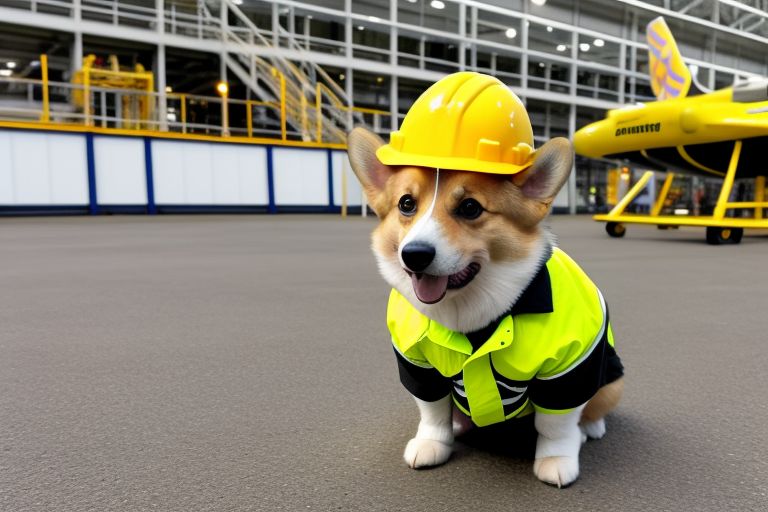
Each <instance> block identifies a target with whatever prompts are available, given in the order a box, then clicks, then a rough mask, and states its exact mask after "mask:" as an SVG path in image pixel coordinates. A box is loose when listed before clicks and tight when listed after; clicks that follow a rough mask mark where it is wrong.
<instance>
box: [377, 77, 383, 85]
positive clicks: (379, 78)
mask: <svg viewBox="0 0 768 512" xmlns="http://www.w3.org/2000/svg"><path fill="white" fill-rule="evenodd" d="M383 81H384V78H383V77H380V76H377V77H376V83H377V84H380V83H381V82H383Z"/></svg>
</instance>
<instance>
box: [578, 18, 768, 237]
mask: <svg viewBox="0 0 768 512" xmlns="http://www.w3.org/2000/svg"><path fill="white" fill-rule="evenodd" d="M646 34H647V38H648V50H649V68H650V75H651V87H652V89H653V92H654V94H655V95H656V97H657V99H658V101H653V102H649V103H644V104H637V105H629V106H626V107H623V108H619V109H616V110H610V111H609V112H608V115H607V117H606V118H605V119H603V120H602V121H598V122H596V123H592V124H590V125H588V126H585V127H584V128H582V129H581V130H579V131H577V132H576V133H575V134H574V145H575V148H576V152H577V153H578V154H580V155H583V156H586V157H591V158H602V159H611V160H625V161H630V162H632V163H634V164H637V165H639V166H641V167H644V168H646V169H656V170H662V171H669V172H668V174H667V179H666V181H665V182H664V185H663V186H662V188H661V192H660V194H659V197H658V198H657V199H656V202H655V204H654V206H653V208H652V209H651V211H650V213H649V214H645V215H640V214H629V213H625V210H626V208H627V206H628V205H629V204H630V203H631V202H632V200H633V199H634V198H635V197H636V196H637V195H638V194H640V192H641V191H642V190H643V188H645V186H646V184H647V183H648V181H649V179H650V177H651V175H652V174H653V172H652V171H648V172H646V173H645V174H644V175H643V177H642V178H641V179H640V180H639V181H638V182H637V183H636V184H635V186H634V187H632V188H631V189H630V190H629V192H628V193H627V194H626V195H625V196H624V197H623V198H622V199H621V200H620V201H619V203H618V204H617V205H616V207H615V208H614V209H613V210H611V212H610V213H608V214H605V215H596V216H595V217H594V218H595V220H598V221H602V222H607V224H606V231H608V234H610V235H611V236H614V237H621V236H624V233H625V231H626V228H625V224H632V223H636V224H652V225H654V224H655V225H657V226H659V227H667V226H704V227H706V228H707V241H708V242H709V243H711V244H720V243H739V242H740V241H741V237H742V235H743V231H744V228H765V229H768V219H766V218H765V217H764V215H763V209H764V208H768V202H766V192H765V184H766V183H765V181H766V180H765V178H766V175H768V157H766V148H768V79H759V80H750V81H747V82H744V83H741V84H738V85H734V86H733V87H728V88H726V89H721V90H718V91H713V92H707V91H705V89H704V88H703V87H701V86H700V85H699V84H697V83H696V80H695V77H694V76H693V75H692V74H691V72H690V70H689V69H688V67H687V66H686V64H685V62H684V61H683V58H682V56H681V55H680V52H679V50H678V49H677V44H676V43H675V40H674V39H673V37H672V33H671V32H670V30H669V27H668V26H667V24H666V22H665V21H664V19H663V18H656V19H655V20H653V21H651V23H649V24H648V28H647V33H646ZM675 171H682V172H688V173H695V174H699V175H703V176H710V177H712V176H715V177H720V178H722V179H723V185H722V188H721V189H720V194H719V197H718V200H717V205H716V206H715V209H714V212H713V214H712V215H711V216H679V215H674V216H672V215H669V216H663V215H660V213H661V210H662V207H663V204H664V200H665V199H666V196H667V194H668V192H669V189H670V186H671V184H672V179H673V178H674V172H675ZM740 178H749V179H754V182H755V187H754V190H755V197H754V200H753V201H741V202H731V201H729V198H730V195H731V190H732V188H733V183H734V180H735V179H740ZM735 208H740V209H744V208H746V209H750V210H752V211H753V212H754V215H753V216H752V217H751V218H741V217H728V216H727V215H726V214H727V212H728V210H732V209H735Z"/></svg>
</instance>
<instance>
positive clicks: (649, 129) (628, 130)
mask: <svg viewBox="0 0 768 512" xmlns="http://www.w3.org/2000/svg"><path fill="white" fill-rule="evenodd" d="M660 131H661V123H646V124H639V125H636V126H625V127H624V128H616V137H619V136H621V135H634V134H636V133H655V132H660Z"/></svg>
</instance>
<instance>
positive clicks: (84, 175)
mask: <svg viewBox="0 0 768 512" xmlns="http://www.w3.org/2000/svg"><path fill="white" fill-rule="evenodd" d="M47 139H48V163H49V166H50V177H51V203H53V204H72V205H79V204H88V155H87V153H86V144H85V136H78V135H54V134H47Z"/></svg>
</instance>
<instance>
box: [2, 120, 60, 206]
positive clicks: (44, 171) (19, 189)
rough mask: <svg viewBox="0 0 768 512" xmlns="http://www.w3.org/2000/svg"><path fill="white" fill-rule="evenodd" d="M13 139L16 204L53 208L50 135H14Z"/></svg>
mask: <svg viewBox="0 0 768 512" xmlns="http://www.w3.org/2000/svg"><path fill="white" fill-rule="evenodd" d="M11 138H12V144H13V148H12V152H13V159H12V163H11V165H12V166H13V170H14V178H15V180H14V185H15V190H14V192H15V196H16V204H29V205H44V204H51V202H52V201H51V176H50V173H49V169H48V140H47V138H48V135H47V134H45V133H27V132H14V133H13V135H12V136H11Z"/></svg>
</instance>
